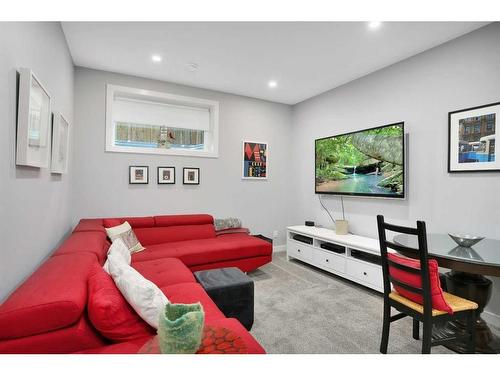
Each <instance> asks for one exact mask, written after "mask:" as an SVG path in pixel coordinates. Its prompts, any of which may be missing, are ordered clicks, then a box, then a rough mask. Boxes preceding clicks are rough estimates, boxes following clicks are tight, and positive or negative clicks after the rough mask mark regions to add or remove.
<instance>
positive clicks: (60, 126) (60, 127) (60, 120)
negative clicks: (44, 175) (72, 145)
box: [50, 112, 69, 174]
mask: <svg viewBox="0 0 500 375" xmlns="http://www.w3.org/2000/svg"><path fill="white" fill-rule="evenodd" d="M68 153H69V122H68V120H66V118H65V117H64V116H63V115H62V114H60V113H59V112H54V114H53V116H52V160H51V163H50V171H51V172H52V173H60V174H62V173H66V172H67V171H68Z"/></svg>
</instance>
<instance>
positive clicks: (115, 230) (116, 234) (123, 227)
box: [106, 221, 145, 254]
mask: <svg viewBox="0 0 500 375" xmlns="http://www.w3.org/2000/svg"><path fill="white" fill-rule="evenodd" d="M106 233H107V235H108V237H109V238H110V239H111V241H112V242H114V241H115V240H116V239H117V238H121V239H122V240H123V242H124V243H125V245H126V246H127V247H128V249H129V251H130V253H132V254H133V253H137V252H138V251H142V250H144V249H145V248H144V247H143V246H142V245H141V243H140V242H139V240H138V239H137V237H136V235H135V233H134V231H133V230H132V227H131V226H130V224H129V223H128V221H126V222H124V223H123V224H120V225H117V226H116V227H111V228H106Z"/></svg>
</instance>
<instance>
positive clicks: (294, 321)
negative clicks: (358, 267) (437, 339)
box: [249, 252, 452, 354]
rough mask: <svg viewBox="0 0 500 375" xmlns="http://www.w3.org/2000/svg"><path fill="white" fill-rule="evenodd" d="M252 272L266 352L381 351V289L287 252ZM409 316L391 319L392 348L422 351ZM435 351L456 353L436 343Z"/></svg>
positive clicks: (258, 332) (257, 329)
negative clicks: (315, 266) (364, 285)
mask: <svg viewBox="0 0 500 375" xmlns="http://www.w3.org/2000/svg"><path fill="white" fill-rule="evenodd" d="M273 257H274V260H273V262H272V263H270V264H267V265H265V266H263V267H261V268H260V269H258V270H256V271H253V272H250V273H249V276H250V277H251V278H252V279H253V280H254V282H255V323H254V325H253V327H252V331H251V333H252V335H253V336H254V337H255V338H256V339H257V340H258V341H259V342H260V343H261V345H262V346H263V347H264V348H265V349H266V351H267V352H268V353H280V354H288V353H340V354H342V353H379V345H380V335H381V330H382V305H383V301H382V295H381V294H379V293H377V292H374V291H371V290H370V289H367V288H364V287H362V286H359V285H357V284H355V283H352V282H349V281H347V280H344V279H342V278H339V277H336V276H333V275H331V274H329V273H327V272H323V271H321V270H319V269H317V268H313V267H312V266H309V265H306V264H304V263H301V262H299V261H296V260H291V261H287V260H286V255H285V253H284V252H281V253H277V254H274V255H273ZM411 330H412V321H411V318H405V319H401V320H399V321H397V322H394V323H392V324H391V331H390V337H389V349H388V352H389V353H415V354H417V353H420V351H421V343H422V342H421V341H416V340H414V339H413V338H412V335H411ZM432 353H452V352H451V351H449V350H448V349H446V348H444V347H442V346H438V347H433V348H432Z"/></svg>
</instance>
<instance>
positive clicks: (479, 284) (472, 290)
mask: <svg viewBox="0 0 500 375" xmlns="http://www.w3.org/2000/svg"><path fill="white" fill-rule="evenodd" d="M491 285H492V282H491V280H489V279H487V278H486V277H484V276H482V275H477V274H471V273H466V272H457V271H451V272H448V273H447V274H446V288H447V290H448V292H449V293H451V294H455V295H457V296H460V297H463V298H466V299H469V300H471V301H474V302H476V303H477V304H478V305H479V308H478V309H477V310H476V317H477V319H476V352H477V353H500V339H499V338H498V337H497V336H496V335H494V334H493V333H492V332H491V329H490V328H489V327H488V325H487V324H486V322H485V321H484V320H483V319H482V318H481V313H482V312H483V310H484V307H485V306H486V305H487V304H488V301H489V300H490V297H491V291H492V286H491ZM465 332H466V322H465V321H462V320H454V321H451V322H448V323H447V324H445V325H444V326H441V327H436V329H435V330H434V331H433V336H435V337H443V336H448V335H455V334H465ZM445 346H446V347H447V348H448V349H451V350H453V351H455V352H458V353H465V352H466V351H467V347H466V343H465V342H454V343H450V344H446V345H445Z"/></svg>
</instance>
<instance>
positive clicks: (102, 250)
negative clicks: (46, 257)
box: [52, 232, 111, 264]
mask: <svg viewBox="0 0 500 375" xmlns="http://www.w3.org/2000/svg"><path fill="white" fill-rule="evenodd" d="M110 245H111V243H110V242H109V241H108V240H107V238H106V233H102V232H74V233H72V234H71V235H70V236H69V237H68V238H67V239H66V240H65V241H64V242H63V243H62V245H61V246H59V248H58V249H57V250H56V251H55V252H54V253H53V254H52V256H57V255H67V254H76V253H91V254H95V256H96V257H97V260H98V261H99V263H100V264H104V261H105V260H106V256H107V253H108V249H109V246H110Z"/></svg>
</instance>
